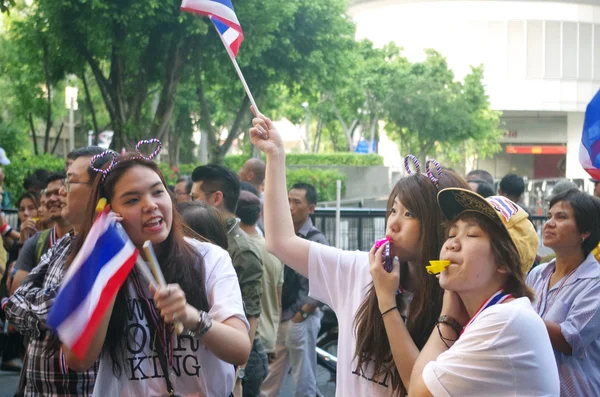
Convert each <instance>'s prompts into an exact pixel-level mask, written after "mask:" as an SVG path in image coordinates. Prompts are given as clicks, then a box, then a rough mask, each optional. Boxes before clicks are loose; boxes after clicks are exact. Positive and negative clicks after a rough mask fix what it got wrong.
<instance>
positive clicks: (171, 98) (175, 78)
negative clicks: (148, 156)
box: [150, 35, 185, 139]
mask: <svg viewBox="0 0 600 397" xmlns="http://www.w3.org/2000/svg"><path fill="white" fill-rule="evenodd" d="M184 54H185V50H184V47H183V39H182V38H181V36H180V35H176V37H174V38H173V39H172V42H171V45H170V48H169V54H168V57H167V67H166V69H167V70H166V74H165V81H164V84H163V89H162V92H161V94H160V101H159V103H158V107H157V109H156V114H155V115H154V121H153V122H152V128H151V130H150V136H152V137H158V139H163V137H164V135H165V132H166V131H167V128H168V126H169V125H170V124H169V123H170V121H171V117H172V116H173V109H174V107H175V94H176V92H177V87H178V86H179V78H180V76H181V68H182V67H183V64H184Z"/></svg>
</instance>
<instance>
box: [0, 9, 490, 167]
mask: <svg viewBox="0 0 600 397" xmlns="http://www.w3.org/2000/svg"><path fill="white" fill-rule="evenodd" d="M9 2H10V3H11V4H10V5H11V14H10V16H9V17H5V20H6V21H7V23H6V32H0V89H2V90H3V92H6V94H7V95H5V96H4V97H1V98H0V105H1V106H2V107H3V108H4V110H5V111H4V114H3V115H2V116H3V119H2V120H0V134H8V135H6V137H7V142H13V143H14V145H16V146H18V145H22V144H23V142H22V141H19V140H18V139H16V140H15V139H13V140H12V141H11V140H9V139H8V138H9V137H13V135H14V132H15V131H19V132H21V133H25V132H28V133H31V132H32V131H37V134H32V135H33V137H35V136H36V135H40V136H42V137H43V139H42V140H41V141H40V142H37V141H36V140H33V142H32V143H33V151H34V152H35V153H37V152H39V153H46V152H52V151H53V150H52V149H53V148H54V144H55V143H56V142H57V141H58V140H57V139H54V138H53V137H54V136H55V135H56V134H57V133H59V131H61V128H62V127H61V126H64V120H65V117H66V110H65V107H64V87H65V86H66V85H67V84H69V85H75V86H77V87H78V88H79V92H80V98H81V99H80V100H79V107H80V111H79V112H78V114H79V117H78V129H77V133H78V140H77V141H78V142H79V143H81V142H83V141H85V137H84V134H85V133H86V132H87V131H88V130H93V131H95V132H99V131H103V130H113V131H114V133H115V135H114V137H113V143H112V145H113V148H116V149H118V150H120V149H121V148H123V147H126V148H129V149H131V148H133V147H134V145H135V143H136V142H137V140H139V139H142V138H147V137H157V138H159V139H161V140H162V141H163V142H168V145H167V146H168V148H169V163H170V165H171V166H174V165H176V164H179V163H191V162H195V161H197V157H196V155H195V150H194V149H195V144H194V143H193V141H192V137H193V135H194V134H195V133H200V132H202V134H203V137H204V139H205V141H206V142H208V145H206V146H207V152H208V153H206V154H207V157H208V159H209V160H210V161H213V162H223V159H224V157H225V154H226V153H227V152H228V151H229V150H230V148H231V147H232V146H233V145H234V144H237V146H238V147H241V148H244V151H245V154H247V155H250V154H251V153H250V144H249V142H248V141H247V139H246V141H245V143H244V136H245V134H246V133H247V129H248V126H249V121H250V119H251V113H250V112H249V100H248V98H247V97H246V95H245V92H244V90H243V87H242V85H241V83H240V82H239V80H238V78H237V75H236V73H235V71H234V68H233V66H232V65H231V61H230V60H229V58H228V56H227V53H226V51H225V49H224V48H223V45H222V43H221V40H220V39H219V38H218V35H217V33H216V31H215V29H214V28H213V27H212V26H211V23H210V22H209V21H208V19H206V18H202V17H198V16H197V15H192V14H187V13H182V12H181V11H180V10H179V7H180V4H181V0H143V1H142V0H127V1H112V0H108V1H107V0H33V1H32V5H31V6H27V7H26V6H25V5H24V0H18V1H17V2H16V3H12V1H11V0H9ZM9 2H7V0H4V1H2V0H0V4H2V5H3V6H2V10H3V11H4V10H6V9H8V7H7V5H9ZM346 5H347V4H346V1H345V0H330V1H320V0H289V1H285V2H281V1H276V0H246V1H238V2H236V3H235V7H236V12H237V14H238V17H239V19H240V22H241V24H242V27H243V29H244V33H245V41H244V42H243V44H242V47H241V49H240V52H239V56H238V58H237V61H238V63H239V65H240V68H241V69H242V71H243V73H244V75H245V77H246V80H247V82H248V85H249V86H250V88H251V89H252V91H253V93H254V96H255V98H256V101H257V103H258V105H259V108H260V110H261V111H262V112H263V113H265V114H267V115H268V116H271V117H273V118H277V117H280V116H285V117H287V118H288V119H290V120H291V121H292V122H294V123H296V124H301V123H304V122H305V121H307V120H306V118H307V117H309V118H310V123H309V129H310V139H309V143H310V147H309V151H311V152H318V151H319V150H324V151H328V152H330V151H340V152H343V151H346V152H347V151H353V150H354V145H355V143H356V141H358V140H359V139H361V138H362V139H367V140H378V139H379V137H378V122H379V121H380V120H384V121H385V122H386V130H387V131H388V133H389V134H390V135H391V136H392V137H393V138H394V139H396V141H397V142H398V143H399V144H400V145H401V150H402V152H403V153H404V152H408V151H412V152H414V153H415V154H416V155H418V156H419V157H420V158H424V157H426V156H428V155H432V154H436V153H438V152H444V153H445V155H446V156H447V158H449V159H452V160H455V161H458V160H460V158H461V157H465V156H471V155H474V154H479V155H486V154H490V153H493V152H494V151H496V150H497V149H498V144H497V142H498V138H499V133H498V117H499V116H498V114H497V113H496V112H493V111H491V110H490V107H489V101H488V99H487V97H486V95H485V90H484V87H483V85H482V83H481V80H482V76H483V71H482V69H481V68H473V69H472V72H471V73H470V74H469V75H468V76H467V77H466V78H465V80H464V81H463V82H459V81H455V79H454V76H453V74H452V72H451V71H450V70H449V69H448V65H447V63H446V61H445V59H444V58H443V56H442V55H440V54H438V53H437V52H435V51H433V50H430V51H428V52H427V58H426V60H425V61H423V62H417V63H411V62H409V61H408V60H407V59H406V58H405V57H404V56H403V55H402V49H401V48H399V47H397V46H395V45H393V44H390V45H388V46H386V47H384V48H374V47H373V45H372V43H370V42H369V41H360V42H357V41H356V40H355V39H354V35H355V27H354V24H353V23H352V21H351V20H350V19H349V18H348V17H347V16H346V15H345V14H344V13H345V7H346ZM305 102H306V103H307V104H308V109H304V108H303V107H302V104H303V103H305ZM9 127H10V128H9ZM11 131H12V132H11ZM10 134H13V135H10ZM1 136H2V135H0V137H1ZM11 139H12V138H11ZM53 139H54V140H53ZM475 142H477V144H475ZM475 148H477V151H476V150H475ZM15 150H16V149H15ZM25 150H28V149H25Z"/></svg>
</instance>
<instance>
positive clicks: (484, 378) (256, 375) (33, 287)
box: [0, 114, 600, 397]
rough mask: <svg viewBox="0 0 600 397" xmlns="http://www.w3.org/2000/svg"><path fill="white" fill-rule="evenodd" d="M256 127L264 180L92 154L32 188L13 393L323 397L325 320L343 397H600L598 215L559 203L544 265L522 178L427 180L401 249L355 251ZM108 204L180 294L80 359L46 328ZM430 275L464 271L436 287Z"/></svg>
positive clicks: (25, 215)
mask: <svg viewBox="0 0 600 397" xmlns="http://www.w3.org/2000/svg"><path fill="white" fill-rule="evenodd" d="M255 116H256V117H255V118H254V120H253V127H252V128H251V129H250V137H251V140H252V143H253V144H254V145H255V146H256V147H257V148H259V149H260V150H261V151H262V152H263V153H264V155H265V158H266V162H263V161H262V160H260V159H250V160H248V161H247V162H246V163H245V164H244V165H243V167H242V168H241V169H240V170H238V171H237V172H236V171H234V170H231V169H229V168H227V167H224V166H220V165H203V166H199V167H197V168H196V169H195V170H194V171H193V172H192V174H191V175H189V176H186V177H182V178H180V179H179V180H178V181H177V182H176V184H175V185H174V186H168V184H167V182H166V180H165V178H164V176H163V175H162V173H161V171H160V170H159V168H158V167H157V165H156V164H155V163H154V162H153V161H152V158H151V157H149V156H143V155H140V154H139V152H138V153H134V152H132V153H125V154H122V155H116V154H114V153H112V154H111V153H107V152H105V151H104V150H103V149H101V148H99V147H93V146H90V147H83V148H79V149H76V150H74V151H73V152H71V153H70V154H69V156H68V162H67V164H66V165H65V171H64V172H58V173H50V172H47V171H45V170H36V171H35V172H34V173H33V174H32V175H30V176H28V177H27V179H26V181H25V186H24V188H25V190H26V193H24V194H23V195H22V196H21V197H19V198H18V199H17V200H16V201H14V206H15V207H16V208H17V209H18V215H19V227H18V228H17V229H16V230H15V229H12V228H11V227H10V225H9V224H8V222H7V220H6V218H5V217H4V216H2V218H1V219H0V232H1V233H2V237H3V244H2V245H1V247H0V254H2V255H0V260H1V261H2V263H1V264H2V265H4V271H3V278H2V281H1V285H0V295H1V298H2V310H1V319H2V321H3V324H4V332H3V333H2V338H3V340H2V343H1V347H2V363H1V367H0V369H2V370H9V371H20V373H21V376H20V380H19V385H18V388H17V390H16V394H15V395H17V396H37V395H43V396H91V395H93V396H167V395H180V396H209V397H213V396H214V397H221V396H222V397H229V396H232V395H233V396H236V397H237V396H244V397H251V396H263V397H268V396H279V395H281V390H282V385H283V383H284V380H285V378H286V377H287V376H288V374H291V376H292V377H293V379H294V381H295V385H296V391H295V395H296V396H298V397H300V396H307V397H308V396H310V397H314V396H318V395H320V392H319V390H318V388H317V379H316V366H317V362H316V352H315V347H316V343H317V342H316V340H317V335H318V332H319V329H320V326H321V318H322V316H323V310H324V306H325V305H326V306H327V307H328V308H330V309H331V310H333V311H334V312H335V314H336V316H337V320H338V328H339V341H338V350H337V375H336V376H337V381H336V385H337V390H336V395H337V396H341V397H346V396H405V395H407V396H432V395H433V396H484V395H485V396H509V395H512V396H597V395H600V373H598V369H597V368H598V361H599V360H600V327H597V324H598V321H599V320H600V310H599V309H600V299H598V296H599V292H600V291H599V289H600V283H599V281H600V264H599V263H598V260H597V258H596V256H597V254H598V251H600V250H598V249H597V247H598V245H599V243H600V199H598V198H595V197H593V196H590V195H588V194H586V193H584V192H581V191H579V190H578V189H577V186H576V185H573V184H570V183H567V182H564V183H559V184H557V185H556V186H555V187H554V191H553V196H552V198H551V200H550V202H549V208H550V210H549V212H548V220H547V222H546V223H545V224H544V226H543V230H542V231H541V235H542V237H543V244H544V245H545V246H546V247H548V248H550V249H552V250H553V252H554V254H553V255H552V256H550V257H548V258H546V259H547V260H544V259H542V258H540V256H539V255H537V253H538V247H539V241H538V233H537V232H536V230H535V228H534V226H533V224H532V222H531V221H530V219H529V218H530V211H529V209H528V208H527V207H526V206H525V205H524V204H523V202H522V196H523V194H524V191H525V184H524V181H523V179H522V178H521V177H519V176H517V175H514V174H509V175H506V176H505V177H504V178H502V179H501V181H500V183H499V185H498V187H496V185H495V184H494V178H493V177H492V175H491V174H489V173H487V172H486V171H482V170H476V171H472V172H471V173H469V174H467V175H466V176H465V177H464V178H463V177H462V176H460V175H458V174H457V173H455V172H454V171H452V170H450V169H446V168H438V170H437V171H436V172H432V171H431V170H430V163H429V162H428V164H427V165H426V169H427V174H421V173H419V172H413V171H411V170H410V169H408V167H407V171H408V172H407V174H408V175H406V176H404V177H403V178H401V179H400V180H398V181H397V183H396V184H395V186H394V187H393V189H392V191H391V193H390V195H389V199H388V203H387V219H386V237H387V238H388V242H387V243H385V244H382V245H380V246H377V245H374V246H373V248H372V249H371V250H370V252H360V251H344V250H341V249H338V248H335V247H331V246H329V243H328V240H327V237H326V236H325V235H324V234H323V232H322V231H320V230H319V229H318V228H316V227H315V225H313V223H312V221H311V214H312V213H313V212H314V210H315V207H316V205H317V202H318V194H317V190H316V189H315V187H314V186H312V185H311V184H309V183H297V184H295V185H293V186H291V188H289V189H288V185H287V182H286V176H285V168H286V164H285V151H284V146H283V142H282V140H281V138H280V135H279V133H278V132H277V130H276V129H275V127H274V126H273V124H272V122H271V121H270V120H269V119H268V118H266V117H264V116H262V115H260V114H255ZM136 152H137V151H136ZM113 156H114V161H113ZM6 161H8V158H7V157H6V154H5V153H3V152H2V153H0V163H2V164H3V165H6V164H7V163H6ZM434 163H435V162H433V163H432V164H434ZM99 171H100V172H99ZM434 171H435V170H434ZM3 179H4V174H3V173H2V171H1V168H0V187H1V185H2V182H3ZM597 185H598V183H597V184H596V186H597ZM496 192H497V193H496ZM5 193H6V192H3V195H2V200H3V201H2V206H3V208H8V207H10V206H12V205H13V203H12V202H11V201H10V197H9V196H8V195H7V194H5ZM100 198H105V199H106V200H107V202H108V204H109V205H110V209H111V211H112V216H113V217H114V219H115V220H116V221H118V222H119V223H120V224H121V225H122V226H123V229H124V230H125V231H126V233H127V235H128V236H129V238H130V239H131V241H132V243H133V244H134V245H135V246H137V247H141V246H142V245H143V244H144V242H145V241H150V242H151V243H152V245H153V247H154V250H155V251H156V254H157V258H158V262H159V263H160V266H161V269H162V272H163V273H164V277H165V279H166V281H167V283H168V285H167V286H162V287H153V286H150V285H147V283H146V281H145V279H144V278H143V277H142V275H141V274H140V273H138V269H134V270H132V271H131V273H130V274H129V275H128V277H127V280H126V281H125V283H124V284H123V286H122V287H121V288H120V290H119V292H118V294H117V296H116V298H115V299H114V300H112V302H111V303H110V306H109V307H108V310H107V311H106V313H105V314H104V316H103V317H102V318H101V319H98V321H99V325H98V327H97V329H96V331H95V334H94V336H93V338H92V343H91V346H90V348H89V350H88V351H87V352H86V354H85V355H84V356H83V357H82V356H80V355H76V354H74V352H73V351H72V350H71V349H70V348H69V347H68V346H66V345H64V344H62V343H61V341H60V339H59V338H58V336H57V334H56V333H54V331H53V330H52V329H49V328H48V327H47V326H46V319H47V316H48V313H49V311H50V309H51V308H52V305H53V303H54V301H55V298H56V296H57V294H58V293H59V290H60V287H61V282H62V280H63V279H64V276H65V272H66V271H67V270H68V269H69V266H70V265H71V264H72V263H73V261H74V259H75V257H76V255H77V254H78V252H79V251H80V249H81V247H82V245H83V242H84V241H85V239H86V237H87V236H88V234H89V232H90V229H91V226H92V224H93V222H94V219H95V216H96V203H97V202H98V201H99V199H100ZM382 237H383V236H382ZM598 256H600V255H598ZM388 257H389V258H388ZM431 260H443V261H447V263H448V264H449V265H448V266H447V267H446V268H445V269H444V270H443V271H442V272H441V273H439V274H438V275H437V276H435V275H432V274H429V273H428V272H427V270H426V266H427V265H428V264H429V261H431ZM390 262H391V269H386V268H385V267H384V265H383V264H384V263H390ZM175 323H178V324H181V325H182V326H183V329H184V331H183V332H182V333H181V334H178V333H177V332H175V326H174V324H175Z"/></svg>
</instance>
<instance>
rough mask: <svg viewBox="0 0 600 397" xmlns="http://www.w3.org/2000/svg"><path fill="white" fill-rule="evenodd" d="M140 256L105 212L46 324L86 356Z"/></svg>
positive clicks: (70, 271) (68, 272) (62, 288)
mask: <svg viewBox="0 0 600 397" xmlns="http://www.w3.org/2000/svg"><path fill="white" fill-rule="evenodd" d="M137 256H138V251H137V249H136V248H135V247H134V246H133V244H132V243H131V241H130V240H129V237H128V236H127V234H126V233H125V231H124V230H123V228H122V227H120V226H117V224H116V223H115V221H114V220H113V219H112V218H111V217H110V216H109V215H108V214H107V213H106V212H102V213H101V214H100V215H99V216H98V218H97V219H96V222H94V224H93V225H92V228H91V229H90V232H89V234H88V236H87V238H86V239H85V242H84V243H83V246H82V247H81V250H80V251H79V253H78V254H77V256H76V257H75V259H74V260H73V263H72V264H71V266H70V267H69V269H68V271H67V273H66V274H65V278H64V280H63V282H62V286H61V289H60V291H59V294H58V296H57V297H56V300H55V301H54V304H53V305H52V308H51V310H50V313H49V314H48V320H47V324H48V326H50V328H52V329H53V330H54V331H56V333H57V334H58V336H59V338H60V340H61V341H62V343H64V344H65V345H66V346H67V347H69V349H71V350H72V351H73V353H75V355H76V356H77V357H79V358H80V359H83V358H84V357H85V354H86V353H87V350H88V348H89V346H90V342H91V341H92V338H93V337H94V335H95V334H96V330H97V328H98V326H99V324H100V320H101V319H102V317H103V315H104V313H105V312H106V310H107V308H108V306H109V304H110V302H111V301H112V299H113V298H114V297H115V296H116V294H117V292H118V291H119V288H121V285H123V282H124V281H125V280H126V279H127V275H128V274H129V272H130V271H131V269H132V268H133V266H134V265H135V261H136V259H137Z"/></svg>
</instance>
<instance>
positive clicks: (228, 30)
mask: <svg viewBox="0 0 600 397" xmlns="http://www.w3.org/2000/svg"><path fill="white" fill-rule="evenodd" d="M181 10H182V11H186V12H191V13H194V14H199V15H208V17H209V18H210V20H211V21H212V23H213V25H214V26H215V29H217V32H218V33H219V37H220V38H221V41H222V42H223V45H224V46H225V49H226V50H227V54H228V55H229V58H230V59H231V62H232V63H233V66H234V68H235V71H236V72H237V74H238V76H239V78H240V81H241V82H242V85H243V86H244V89H245V90H246V94H247V95H248V98H249V99H250V103H252V105H253V106H254V107H255V108H256V109H257V110H258V107H257V106H256V102H255V101H254V97H253V96H252V93H251V92H250V88H249V87H248V84H247V83H246V79H245V78H244V75H243V74H242V71H241V70H240V67H239V65H238V63H237V61H236V60H235V57H237V54H238V50H239V48H240V45H241V44H242V41H244V32H242V26H241V25H240V22H239V21H238V18H237V15H235V11H234V9H233V4H231V0H183V1H182V3H181Z"/></svg>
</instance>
